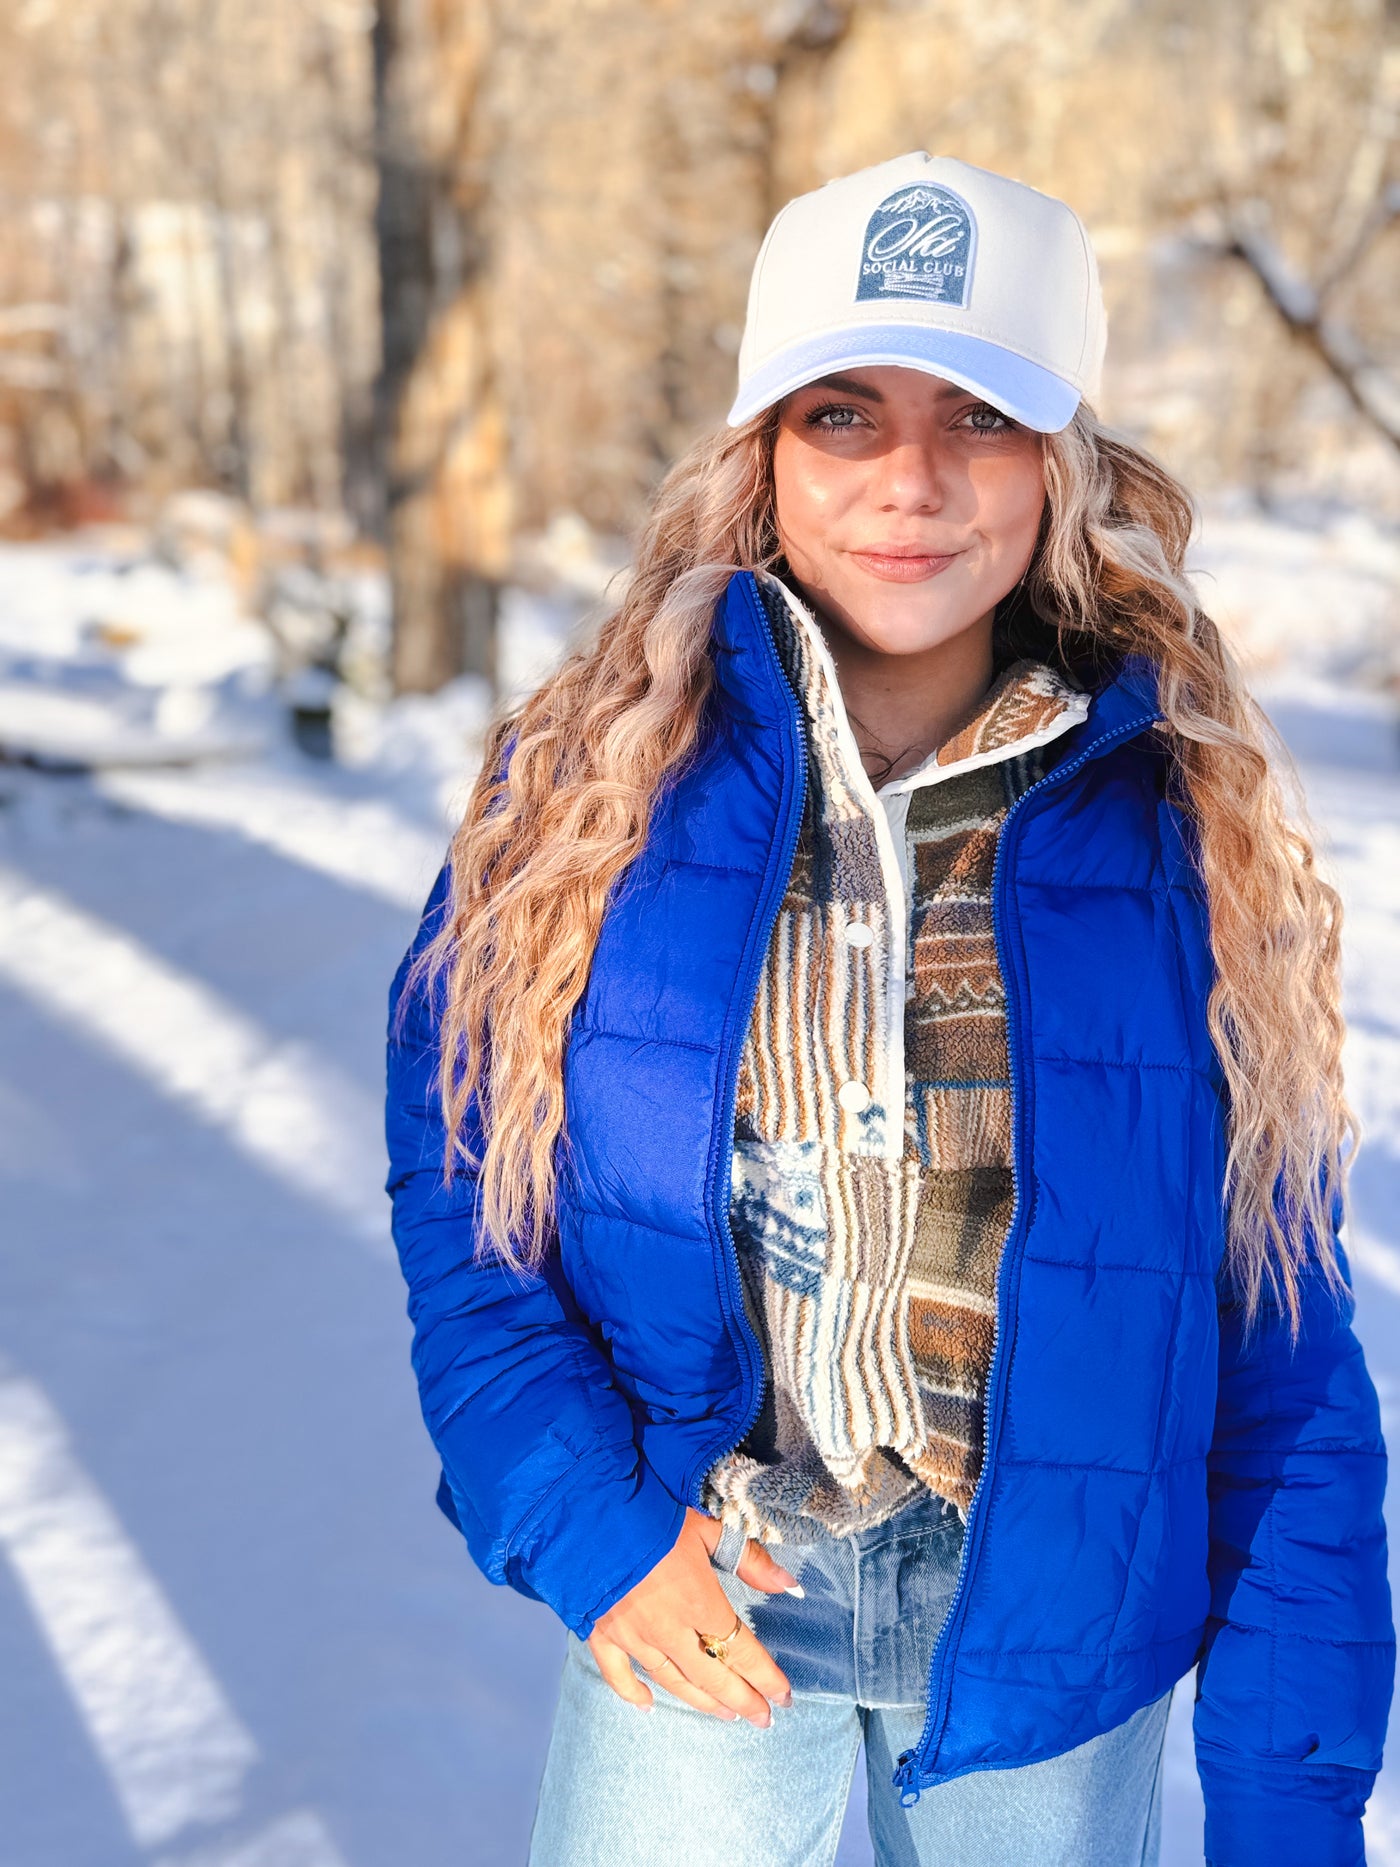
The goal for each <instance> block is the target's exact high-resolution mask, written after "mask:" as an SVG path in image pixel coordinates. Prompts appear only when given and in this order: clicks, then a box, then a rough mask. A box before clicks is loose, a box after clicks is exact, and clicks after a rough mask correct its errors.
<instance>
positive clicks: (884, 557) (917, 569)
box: [851, 546, 961, 583]
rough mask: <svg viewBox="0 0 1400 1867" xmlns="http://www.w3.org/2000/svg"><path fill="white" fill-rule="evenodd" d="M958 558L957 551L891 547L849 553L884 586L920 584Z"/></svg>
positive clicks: (958, 553)
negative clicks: (884, 584) (879, 579)
mask: <svg viewBox="0 0 1400 1867" xmlns="http://www.w3.org/2000/svg"><path fill="white" fill-rule="evenodd" d="M960 555H961V553H960V552H957V551H917V550H912V551H911V550H909V549H908V548H907V547H893V546H891V547H886V548H884V549H880V548H879V547H874V548H872V549H871V550H868V551H852V553H851V556H852V557H853V558H854V559H855V560H856V562H857V563H858V564H859V565H861V567H862V568H863V569H865V570H867V571H869V572H870V573H871V575H872V576H874V577H880V578H883V579H884V581H885V582H886V583H921V582H923V580H924V579H925V578H926V577H936V576H937V575H938V573H939V572H940V571H943V570H946V569H947V568H948V566H949V565H950V564H951V563H952V562H953V560H954V558H956V557H959V556H960Z"/></svg>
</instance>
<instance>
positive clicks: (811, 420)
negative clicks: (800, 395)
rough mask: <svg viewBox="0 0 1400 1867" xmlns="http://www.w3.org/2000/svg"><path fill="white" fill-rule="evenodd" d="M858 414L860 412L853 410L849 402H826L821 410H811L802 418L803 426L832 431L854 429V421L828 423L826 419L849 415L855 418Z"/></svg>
mask: <svg viewBox="0 0 1400 1867" xmlns="http://www.w3.org/2000/svg"><path fill="white" fill-rule="evenodd" d="M858 413H859V410H857V409H855V408H852V406H851V404H850V403H849V402H826V403H823V405H822V406H821V407H820V408H813V409H809V410H808V411H807V413H806V414H805V415H804V416H803V418H802V425H803V426H804V427H806V428H828V429H831V430H834V429H838V428H852V427H854V426H855V422H854V420H849V421H833V422H828V421H827V419H826V417H827V416H828V415H847V416H851V417H854V416H855V415H857V414H858Z"/></svg>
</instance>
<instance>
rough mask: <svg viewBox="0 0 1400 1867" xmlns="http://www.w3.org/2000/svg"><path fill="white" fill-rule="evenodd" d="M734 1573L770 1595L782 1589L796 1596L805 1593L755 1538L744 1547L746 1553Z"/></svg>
mask: <svg viewBox="0 0 1400 1867" xmlns="http://www.w3.org/2000/svg"><path fill="white" fill-rule="evenodd" d="M734 1573H735V1574H736V1575H737V1576H738V1578H739V1580H740V1581H741V1582H747V1583H748V1584H749V1586H750V1587H751V1588H762V1589H764V1590H765V1591H766V1592H767V1593H768V1594H770V1595H774V1594H777V1593H778V1591H779V1590H780V1589H781V1590H782V1591H783V1592H784V1593H791V1594H794V1595H802V1594H804V1593H805V1590H804V1589H803V1587H802V1584H801V1583H800V1582H799V1581H798V1579H797V1577H796V1576H795V1575H792V1574H790V1573H789V1572H788V1571H787V1570H786V1569H785V1568H784V1567H783V1566H782V1564H781V1563H780V1562H778V1561H777V1560H776V1558H774V1557H773V1556H770V1555H769V1553H768V1551H767V1550H766V1549H765V1548H764V1547H763V1545H762V1543H760V1542H758V1541H757V1539H756V1538H754V1537H750V1538H749V1540H748V1542H747V1543H746V1544H745V1545H744V1553H743V1555H742V1556H741V1557H740V1558H739V1566H738V1568H737V1569H736V1570H735V1571H734Z"/></svg>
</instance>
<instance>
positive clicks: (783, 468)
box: [773, 429, 851, 552]
mask: <svg viewBox="0 0 1400 1867" xmlns="http://www.w3.org/2000/svg"><path fill="white" fill-rule="evenodd" d="M843 468H844V471H843ZM850 479H851V473H850V467H849V463H846V462H842V461H836V460H831V459H829V458H828V457H827V456H825V455H823V454H821V453H819V452H818V451H817V449H815V448H812V447H804V446H803V445H802V444H801V442H800V441H797V440H795V439H793V437H792V436H790V435H789V434H788V433H787V432H786V431H785V430H781V429H780V430H779V433H778V439H777V444H776V446H775V447H774V450H773V505H774V509H775V511H776V514H777V519H778V529H779V531H780V532H781V533H782V535H783V537H784V538H785V539H786V540H787V541H788V543H789V545H790V546H791V547H794V548H796V549H798V550H801V551H803V552H811V551H815V550H818V549H820V547H821V544H822V542H823V539H824V538H825V536H826V532H827V529H828V527H829V526H830V524H831V521H832V518H833V517H834V516H835V515H836V514H837V513H838V512H840V511H841V510H842V509H843V507H844V506H845V505H846V504H847V503H848V502H849V498H850Z"/></svg>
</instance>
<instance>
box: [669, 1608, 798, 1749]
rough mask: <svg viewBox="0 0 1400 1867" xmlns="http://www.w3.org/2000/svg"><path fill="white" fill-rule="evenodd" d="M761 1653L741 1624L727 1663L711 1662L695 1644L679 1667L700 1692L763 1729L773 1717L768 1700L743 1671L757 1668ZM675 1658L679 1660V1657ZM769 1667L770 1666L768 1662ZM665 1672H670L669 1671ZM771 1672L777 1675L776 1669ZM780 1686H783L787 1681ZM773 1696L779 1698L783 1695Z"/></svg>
mask: <svg viewBox="0 0 1400 1867" xmlns="http://www.w3.org/2000/svg"><path fill="white" fill-rule="evenodd" d="M763 1653H765V1649H764V1647H763V1643H762V1641H760V1639H759V1638H758V1635H757V1634H755V1633H754V1632H753V1630H752V1629H751V1628H749V1627H746V1626H744V1624H743V1622H742V1621H741V1622H740V1624H739V1631H738V1633H737V1634H735V1635H734V1636H733V1638H732V1639H731V1640H730V1643H729V1658H728V1659H727V1660H717V1659H712V1658H711V1657H710V1655H709V1654H708V1653H706V1651H705V1649H704V1648H703V1647H702V1646H701V1645H700V1644H699V1642H698V1640H697V1642H696V1646H695V1652H694V1656H693V1658H688V1659H685V1660H681V1664H682V1665H683V1666H684V1667H685V1675H686V1678H687V1679H689V1680H690V1681H691V1682H692V1683H693V1684H695V1685H698V1686H699V1687H700V1689H701V1690H702V1691H703V1692H709V1693H710V1694H712V1696H713V1697H715V1698H717V1699H718V1700H719V1701H720V1703H721V1704H722V1705H727V1706H729V1708H730V1709H731V1710H732V1711H736V1712H738V1714H739V1716H740V1717H741V1718H747V1719H748V1721H749V1723H750V1724H757V1725H766V1724H769V1723H771V1721H772V1716H773V1714H772V1712H771V1710H770V1709H769V1705H768V1700H767V1698H766V1697H765V1696H764V1695H763V1693H762V1692H760V1691H758V1689H757V1688H756V1687H755V1686H752V1685H750V1683H749V1681H748V1679H747V1678H746V1677H745V1675H744V1670H743V1669H744V1667H745V1666H746V1665H747V1664H748V1663H749V1662H750V1661H752V1662H753V1663H754V1664H755V1665H757V1664H758V1659H757V1656H758V1655H759V1654H763ZM675 1657H676V1658H677V1659H680V1657H681V1656H680V1655H679V1654H677V1655H676V1656H675ZM769 1664H770V1666H771V1665H772V1664H773V1662H772V1660H771V1659H770V1660H769ZM666 1670H667V1671H668V1672H669V1671H670V1668H669V1667H667V1669H666ZM773 1670H774V1672H776V1671H777V1668H776V1666H775V1667H774V1668H773ZM783 1683H784V1685H786V1683H787V1682H786V1680H784V1682H783ZM775 1696H778V1697H781V1696H782V1693H781V1692H778V1693H777V1694H775Z"/></svg>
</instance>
